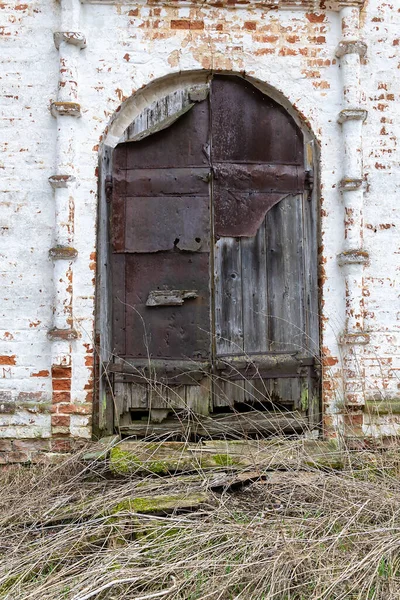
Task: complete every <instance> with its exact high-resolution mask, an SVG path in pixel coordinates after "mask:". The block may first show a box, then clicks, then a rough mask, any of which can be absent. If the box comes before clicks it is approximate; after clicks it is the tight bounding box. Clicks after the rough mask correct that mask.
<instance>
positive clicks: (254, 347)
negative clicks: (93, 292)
mask: <svg viewBox="0 0 400 600" xmlns="http://www.w3.org/2000/svg"><path fill="white" fill-rule="evenodd" d="M240 254H241V267H242V301H243V350H244V352H245V353H246V354H247V353H251V352H260V353H263V352H266V351H267V350H268V296H267V289H268V286H267V262H266V259H267V257H266V240H265V219H264V221H263V223H262V224H261V226H260V228H259V230H258V231H257V235H256V236H255V237H249V238H244V237H243V238H241V239H240Z"/></svg>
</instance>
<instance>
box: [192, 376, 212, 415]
mask: <svg viewBox="0 0 400 600" xmlns="http://www.w3.org/2000/svg"><path fill="white" fill-rule="evenodd" d="M186 404H187V407H188V409H189V410H191V411H192V412H193V413H195V414H196V415H203V416H207V415H208V414H209V413H210V405H211V379H210V378H209V377H205V378H204V379H202V380H201V381H200V383H199V385H187V386H186Z"/></svg>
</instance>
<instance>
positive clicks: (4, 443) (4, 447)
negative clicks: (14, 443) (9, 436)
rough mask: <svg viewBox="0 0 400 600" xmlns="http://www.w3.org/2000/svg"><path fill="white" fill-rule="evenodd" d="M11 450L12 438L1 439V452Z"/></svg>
mask: <svg viewBox="0 0 400 600" xmlns="http://www.w3.org/2000/svg"><path fill="white" fill-rule="evenodd" d="M10 451H11V440H0V452H10Z"/></svg>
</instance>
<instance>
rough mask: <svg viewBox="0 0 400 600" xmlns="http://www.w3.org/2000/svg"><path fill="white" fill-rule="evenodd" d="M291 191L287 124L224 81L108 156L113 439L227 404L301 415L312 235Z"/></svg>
mask: <svg viewBox="0 0 400 600" xmlns="http://www.w3.org/2000/svg"><path fill="white" fill-rule="evenodd" d="M305 180H306V169H305V158H304V141H303V136H302V133H301V131H300V129H299V128H298V126H297V125H296V124H295V122H294V120H293V119H292V118H291V117H290V116H289V115H288V113H287V112H286V111H285V110H284V109H283V108H282V107H281V106H280V105H279V104H277V103H276V102H274V101H273V100H271V99H270V98H268V97H266V96H265V95H264V94H262V93H261V92H260V91H259V90H257V89H256V88H254V87H253V86H252V85H250V84H249V83H247V82H245V81H244V80H242V79H240V78H236V77H228V76H227V77H222V76H215V77H214V78H213V80H212V82H211V86H210V93H209V95H208V96H207V97H203V98H201V99H200V101H199V102H196V103H194V104H193V106H192V107H191V109H190V110H189V111H188V112H186V113H185V114H184V115H183V116H181V117H180V118H179V119H178V120H177V121H176V122H175V123H174V124H173V125H171V126H170V127H169V128H167V129H164V130H163V131H160V132H158V133H155V134H154V135H151V136H149V137H147V138H145V139H143V140H141V141H138V142H132V143H129V142H128V143H124V144H120V145H119V146H117V148H116V150H115V151H114V159H113V193H112V202H111V231H112V240H111V243H112V265H111V270H112V291H113V352H114V357H115V358H114V364H113V365H112V371H113V377H114V385H113V391H114V398H115V404H116V408H117V413H118V415H117V416H118V421H119V425H120V427H121V429H122V430H125V431H126V432H127V433H142V432H143V431H144V428H145V429H146V432H148V431H152V430H153V429H154V428H155V425H154V424H155V423H162V424H163V427H164V429H163V431H165V432H167V431H168V427H169V425H168V423H169V421H170V418H171V417H172V416H173V415H177V414H178V415H179V417H180V418H184V417H188V416H189V417H193V416H196V418H197V417H200V416H201V415H203V416H206V415H209V414H212V413H213V412H215V411H217V412H218V411H219V412H221V411H223V410H231V409H232V408H235V407H236V408H239V409H240V410H246V408H243V407H252V406H257V407H258V408H260V407H262V408H264V409H265V408H269V409H271V410H273V409H274V407H279V408H282V407H288V408H290V409H298V410H299V411H300V412H302V413H304V414H308V415H315V412H316V408H317V405H318V398H317V392H316V390H317V378H316V374H315V370H314V363H315V360H314V356H315V355H316V354H317V352H318V319H317V297H318V296H317V288H316V248H314V246H315V242H316V225H315V216H314V206H313V202H312V201H310V200H309V199H308V194H306V193H305V188H306V181H305ZM311 399H312V400H311ZM223 407H226V409H224V408H223ZM144 422H145V427H144Z"/></svg>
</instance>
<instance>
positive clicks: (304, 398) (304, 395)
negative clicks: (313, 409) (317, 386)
mask: <svg viewBox="0 0 400 600" xmlns="http://www.w3.org/2000/svg"><path fill="white" fill-rule="evenodd" d="M300 407H301V410H302V411H304V412H305V411H307V410H308V383H307V385H305V386H303V387H302V390H301V396H300Z"/></svg>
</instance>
